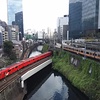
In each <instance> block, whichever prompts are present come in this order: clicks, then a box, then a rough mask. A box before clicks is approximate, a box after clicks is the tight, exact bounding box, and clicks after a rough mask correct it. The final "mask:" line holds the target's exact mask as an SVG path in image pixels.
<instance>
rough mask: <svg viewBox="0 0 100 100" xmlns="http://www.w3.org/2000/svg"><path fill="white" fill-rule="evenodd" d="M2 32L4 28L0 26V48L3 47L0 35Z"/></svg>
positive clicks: (0, 35)
mask: <svg viewBox="0 0 100 100" xmlns="http://www.w3.org/2000/svg"><path fill="white" fill-rule="evenodd" d="M3 31H4V28H3V27H2V26H0V47H2V45H3V35H2V33H3Z"/></svg>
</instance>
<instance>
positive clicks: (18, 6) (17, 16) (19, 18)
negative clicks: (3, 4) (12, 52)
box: [7, 0, 24, 40]
mask: <svg viewBox="0 0 100 100" xmlns="http://www.w3.org/2000/svg"><path fill="white" fill-rule="evenodd" d="M7 1H8V2H7V5H8V24H9V25H18V27H19V32H20V33H19V39H20V40H22V38H23V37H24V32H23V11H22V0H7Z"/></svg>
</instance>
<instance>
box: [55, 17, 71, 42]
mask: <svg viewBox="0 0 100 100" xmlns="http://www.w3.org/2000/svg"><path fill="white" fill-rule="evenodd" d="M68 27H69V16H68V15H64V17H59V18H58V24H57V32H58V40H60V41H61V40H62V39H63V40H67V36H68V35H67V33H68V31H69V29H68Z"/></svg>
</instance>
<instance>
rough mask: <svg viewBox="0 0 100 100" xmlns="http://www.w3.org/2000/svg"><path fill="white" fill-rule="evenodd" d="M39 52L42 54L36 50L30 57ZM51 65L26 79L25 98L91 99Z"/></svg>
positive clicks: (52, 99) (44, 99)
mask: <svg viewBox="0 0 100 100" xmlns="http://www.w3.org/2000/svg"><path fill="white" fill-rule="evenodd" d="M39 48H40V49H41V48H42V47H38V49H39ZM39 54H41V53H40V52H39V51H34V52H33V53H32V54H31V55H30V57H33V56H36V55H39ZM51 67H52V65H49V66H47V67H46V68H45V69H43V70H41V71H40V72H38V73H36V74H35V75H34V76H32V77H30V78H29V79H27V80H26V82H25V83H26V89H27V94H26V95H25V97H24V99H23V100H89V99H88V97H87V96H86V95H84V94H83V93H81V92H80V91H79V90H78V89H76V88H75V87H73V86H72V85H71V83H70V82H69V81H68V80H67V79H65V78H64V77H63V76H62V75H61V74H60V73H58V72H56V71H53V70H52V69H51Z"/></svg>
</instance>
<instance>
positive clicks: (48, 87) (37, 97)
mask: <svg viewBox="0 0 100 100" xmlns="http://www.w3.org/2000/svg"><path fill="white" fill-rule="evenodd" d="M58 98H59V99H60V100H66V99H67V98H68V88H67V86H66V85H65V83H64V82H63V81H62V79H61V77H59V76H56V77H55V76H54V74H52V75H51V76H50V77H49V78H48V79H47V80H46V82H45V83H44V84H43V85H42V86H41V87H40V88H39V89H38V91H37V92H36V93H35V94H34V95H33V96H32V97H31V98H30V99H29V100H47V99H48V100H58Z"/></svg>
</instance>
